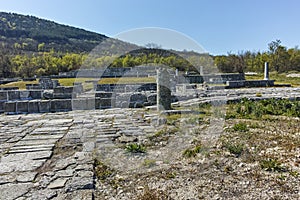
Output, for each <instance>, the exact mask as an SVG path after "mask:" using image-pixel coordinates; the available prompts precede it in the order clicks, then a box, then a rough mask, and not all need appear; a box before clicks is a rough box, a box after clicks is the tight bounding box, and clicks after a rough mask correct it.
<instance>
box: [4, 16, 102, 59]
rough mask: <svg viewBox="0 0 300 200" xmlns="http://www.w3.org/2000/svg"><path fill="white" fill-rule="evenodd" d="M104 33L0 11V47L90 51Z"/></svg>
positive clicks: (73, 51) (12, 49) (18, 50)
mask: <svg viewBox="0 0 300 200" xmlns="http://www.w3.org/2000/svg"><path fill="white" fill-rule="evenodd" d="M106 38H107V37H106V36H105V35H102V34H97V33H93V32H90V31H86V30H83V29H79V28H74V27H71V26H67V25H61V24H58V23H55V22H52V21H49V20H44V19H40V18H37V17H34V16H28V15H26V16H25V15H20V14H14V13H6V12H0V48H1V49H0V50H2V51H6V52H7V51H9V52H10V53H13V54H19V53H20V52H22V51H31V52H38V51H39V52H41V51H50V50H51V49H53V50H54V51H60V52H71V53H79V52H80V53H83V52H89V51H91V50H92V49H93V48H94V47H95V46H96V45H98V44H99V43H100V42H101V41H103V40H104V39H106Z"/></svg>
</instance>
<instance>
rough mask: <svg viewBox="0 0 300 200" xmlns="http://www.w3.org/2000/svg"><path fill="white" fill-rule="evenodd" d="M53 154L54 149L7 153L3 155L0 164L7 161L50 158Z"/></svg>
mask: <svg viewBox="0 0 300 200" xmlns="http://www.w3.org/2000/svg"><path fill="white" fill-rule="evenodd" d="M51 155H52V151H42V152H29V153H16V154H7V155H5V156H2V157H1V160H0V164H2V163H6V162H12V163H13V162H22V161H23V160H43V159H49V158H50V157H51Z"/></svg>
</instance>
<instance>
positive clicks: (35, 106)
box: [28, 100, 39, 113]
mask: <svg viewBox="0 0 300 200" xmlns="http://www.w3.org/2000/svg"><path fill="white" fill-rule="evenodd" d="M28 112H29V113H39V101H38V100H32V101H29V102H28Z"/></svg>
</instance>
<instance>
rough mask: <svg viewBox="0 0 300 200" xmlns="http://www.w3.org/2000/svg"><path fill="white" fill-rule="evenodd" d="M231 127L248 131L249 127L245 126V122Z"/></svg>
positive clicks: (235, 129)
mask: <svg viewBox="0 0 300 200" xmlns="http://www.w3.org/2000/svg"><path fill="white" fill-rule="evenodd" d="M232 128H233V130H234V131H239V132H247V131H249V129H248V127H247V124H245V123H243V122H240V123H237V124H235V125H234V126H233V127H232Z"/></svg>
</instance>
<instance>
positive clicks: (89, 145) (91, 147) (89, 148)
mask: <svg viewBox="0 0 300 200" xmlns="http://www.w3.org/2000/svg"><path fill="white" fill-rule="evenodd" d="M82 146H83V151H86V152H91V151H93V150H94V149H95V142H85V143H83V145H82Z"/></svg>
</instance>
